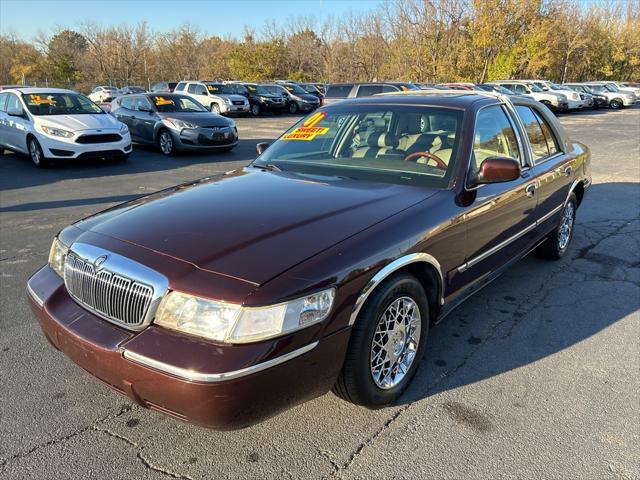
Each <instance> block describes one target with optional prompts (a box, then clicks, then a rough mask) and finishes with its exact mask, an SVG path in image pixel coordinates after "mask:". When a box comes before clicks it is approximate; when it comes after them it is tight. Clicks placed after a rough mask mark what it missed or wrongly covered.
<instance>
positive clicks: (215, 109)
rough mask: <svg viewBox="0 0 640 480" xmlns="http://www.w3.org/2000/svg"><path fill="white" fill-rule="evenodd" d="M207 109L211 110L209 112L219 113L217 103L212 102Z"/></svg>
mask: <svg viewBox="0 0 640 480" xmlns="http://www.w3.org/2000/svg"><path fill="white" fill-rule="evenodd" d="M209 110H211V113H216V114H218V115H220V106H219V105H218V104H217V103H212V104H211V106H210V107H209Z"/></svg>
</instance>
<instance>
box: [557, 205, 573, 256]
mask: <svg viewBox="0 0 640 480" xmlns="http://www.w3.org/2000/svg"><path fill="white" fill-rule="evenodd" d="M575 214H576V210H575V207H574V205H573V202H569V203H567V206H566V207H564V210H563V212H562V218H561V219H560V227H559V228H558V247H560V250H564V249H565V248H566V247H567V245H568V244H569V240H571V233H572V231H573V221H574V216H575Z"/></svg>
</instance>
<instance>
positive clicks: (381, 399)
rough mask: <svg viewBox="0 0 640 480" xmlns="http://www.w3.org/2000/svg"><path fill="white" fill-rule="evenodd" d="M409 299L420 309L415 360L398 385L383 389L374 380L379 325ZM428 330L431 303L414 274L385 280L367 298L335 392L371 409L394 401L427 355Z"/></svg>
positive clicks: (401, 274) (354, 327)
mask: <svg viewBox="0 0 640 480" xmlns="http://www.w3.org/2000/svg"><path fill="white" fill-rule="evenodd" d="M402 297H409V298H410V299H412V300H413V301H414V302H415V304H416V305H417V306H418V310H419V313H420V334H419V337H420V338H419V341H418V343H417V349H416V353H415V356H414V357H413V361H412V362H411V363H410V365H409V367H408V370H407V372H406V374H405V375H404V378H402V379H401V380H400V381H399V382H398V383H397V384H396V385H394V386H392V387H390V388H387V389H384V388H381V387H380V386H379V385H378V384H376V382H375V381H374V378H373V373H372V367H371V361H372V360H371V354H372V348H373V344H372V342H373V338H374V334H376V329H377V327H378V322H379V320H380V319H381V318H382V315H383V314H384V313H385V312H386V310H387V308H388V307H389V306H390V305H392V304H393V303H394V302H395V301H396V300H398V299H400V298H402ZM428 330H429V304H428V300H427V296H426V294H425V292H424V288H423V287H422V285H421V284H420V282H419V281H418V280H417V279H416V278H415V277H414V276H412V275H409V274H405V273H400V274H397V275H394V276H392V277H390V278H388V279H387V280H385V281H384V282H383V283H382V284H381V285H379V286H378V287H377V288H376V290H374V292H373V293H372V294H371V296H370V297H369V298H368V299H367V301H366V303H365V305H364V306H363V307H362V310H361V311H360V313H359V315H358V318H357V320H356V322H355V324H354V325H353V329H352V332H351V338H350V339H349V347H348V350H347V354H346V357H345V361H344V364H343V367H342V371H341V372H340V375H339V376H338V379H337V380H336V383H335V385H334V386H333V392H334V393H335V394H336V395H338V396H339V397H341V398H343V399H344V400H346V401H348V402H351V403H355V404H357V405H364V406H367V407H370V408H375V407H381V406H384V405H387V404H389V403H392V402H394V401H395V400H396V399H397V398H398V397H399V396H400V395H401V394H402V393H403V392H404V390H405V389H406V388H407V386H408V385H409V383H410V382H411V379H412V378H413V376H414V375H415V372H416V370H417V368H418V365H419V363H420V359H421V358H422V355H423V353H424V345H425V342H426V339H427V334H428Z"/></svg>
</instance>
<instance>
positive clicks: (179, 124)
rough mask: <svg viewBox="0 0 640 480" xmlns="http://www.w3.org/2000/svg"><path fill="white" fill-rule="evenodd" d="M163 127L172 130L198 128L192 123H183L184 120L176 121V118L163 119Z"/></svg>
mask: <svg viewBox="0 0 640 480" xmlns="http://www.w3.org/2000/svg"><path fill="white" fill-rule="evenodd" d="M164 123H165V125H167V126H168V127H170V128H173V129H174V130H183V129H185V128H198V125H194V124H193V123H189V122H185V121H184V120H178V119H177V118H171V117H169V118H165V119H164Z"/></svg>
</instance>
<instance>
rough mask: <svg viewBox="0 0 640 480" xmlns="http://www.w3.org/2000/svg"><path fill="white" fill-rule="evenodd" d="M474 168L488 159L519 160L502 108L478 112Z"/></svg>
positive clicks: (489, 108)
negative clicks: (505, 158) (504, 158)
mask: <svg viewBox="0 0 640 480" xmlns="http://www.w3.org/2000/svg"><path fill="white" fill-rule="evenodd" d="M473 157H474V160H475V168H476V169H478V168H479V167H480V164H481V163H482V162H483V161H484V159H485V158H488V157H510V158H515V159H516V160H520V152H519V151H518V143H517V142H516V136H515V133H514V131H513V128H512V126H511V123H510V122H509V118H508V117H507V114H506V113H505V112H504V110H503V109H502V107H500V106H498V105H496V106H492V107H488V108H484V109H482V110H480V113H479V114H478V119H477V122H476V131H475V138H474V143H473Z"/></svg>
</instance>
